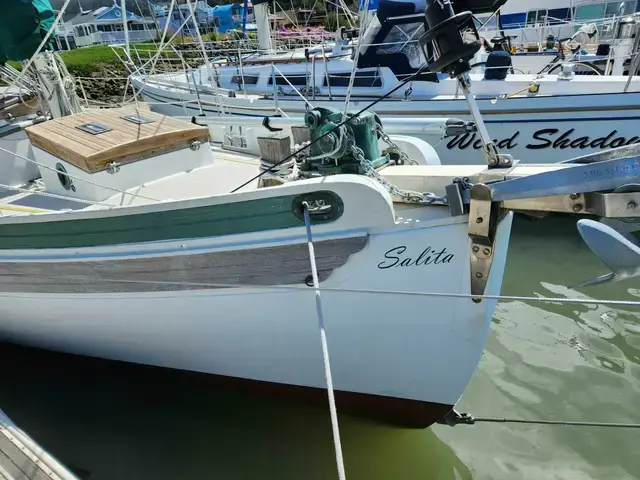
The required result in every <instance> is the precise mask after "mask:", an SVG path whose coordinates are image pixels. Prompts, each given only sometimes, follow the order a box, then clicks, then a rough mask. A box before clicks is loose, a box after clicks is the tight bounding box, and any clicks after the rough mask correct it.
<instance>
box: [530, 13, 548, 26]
mask: <svg viewBox="0 0 640 480" xmlns="http://www.w3.org/2000/svg"><path fill="white" fill-rule="evenodd" d="M546 19H547V11H546V10H529V11H528V12H527V20H526V26H527V27H535V26H536V25H543V24H544V23H545V21H546Z"/></svg>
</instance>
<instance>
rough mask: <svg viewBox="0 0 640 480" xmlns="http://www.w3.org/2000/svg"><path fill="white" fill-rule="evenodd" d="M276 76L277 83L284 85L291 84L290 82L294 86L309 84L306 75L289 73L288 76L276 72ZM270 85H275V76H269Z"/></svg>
mask: <svg viewBox="0 0 640 480" xmlns="http://www.w3.org/2000/svg"><path fill="white" fill-rule="evenodd" d="M275 78H276V85H281V86H283V87H284V86H290V84H291V85H293V86H294V87H297V86H304V85H306V84H307V76H306V75H287V76H286V77H283V76H282V75H278V74H277V73H276V75H275ZM287 80H288V81H287ZM269 85H273V76H272V77H269Z"/></svg>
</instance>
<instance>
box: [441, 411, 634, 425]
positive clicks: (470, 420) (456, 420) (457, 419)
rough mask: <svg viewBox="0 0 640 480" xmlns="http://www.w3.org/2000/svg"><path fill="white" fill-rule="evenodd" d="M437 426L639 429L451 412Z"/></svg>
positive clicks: (604, 423)
mask: <svg viewBox="0 0 640 480" xmlns="http://www.w3.org/2000/svg"><path fill="white" fill-rule="evenodd" d="M438 423H439V424H444V425H449V426H451V427H455V426H456V425H476V424H478V423H520V424H526V425H564V426H569V427H606V428H640V423H616V422H613V423H611V422H581V421H573V420H525V419H521V418H506V417H474V416H473V415H469V414H468V413H459V412H457V411H456V410H451V412H449V414H448V415H447V416H446V417H445V418H443V419H442V420H441V421H439V422H438Z"/></svg>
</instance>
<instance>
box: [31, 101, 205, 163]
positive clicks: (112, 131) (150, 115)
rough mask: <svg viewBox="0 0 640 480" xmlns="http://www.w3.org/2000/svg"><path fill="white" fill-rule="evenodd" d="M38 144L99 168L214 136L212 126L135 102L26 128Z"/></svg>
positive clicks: (61, 156) (58, 153)
mask: <svg viewBox="0 0 640 480" xmlns="http://www.w3.org/2000/svg"><path fill="white" fill-rule="evenodd" d="M26 131H27V135H28V136H29V139H30V140H31V143H32V144H33V146H35V147H38V148H40V149H42V150H44V151H45V152H48V153H50V154H51V155H54V156H56V157H58V158H60V159H62V160H65V161H67V162H69V163H70V164H72V165H75V166H76V167H78V168H80V169H82V170H84V171H85V172H89V173H94V172H98V171H100V170H104V169H106V168H107V166H108V165H109V164H110V163H111V162H118V163H120V164H126V163H130V162H134V161H137V160H143V159H145V158H150V157H154V156H157V155H160V154H162V153H167V152H171V151H175V150H180V149H183V148H188V147H189V145H190V144H191V142H193V141H200V142H203V143H205V142H206V143H208V142H209V129H208V128H207V127H203V126H200V125H195V124H193V123H189V122H187V121H184V120H178V119H176V118H171V117H168V116H166V115H160V114H158V113H154V112H151V111H150V110H148V109H147V108H138V109H133V108H131V107H123V108H109V109H91V110H87V111H86V112H83V113H81V114H78V115H70V116H68V117H61V118H56V119H53V120H49V121H47V122H43V123H39V124H37V125H32V126H30V127H28V128H26Z"/></svg>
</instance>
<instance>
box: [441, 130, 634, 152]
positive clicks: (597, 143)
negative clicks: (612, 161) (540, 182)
mask: <svg viewBox="0 0 640 480" xmlns="http://www.w3.org/2000/svg"><path fill="white" fill-rule="evenodd" d="M575 132H576V129H575V128H570V129H568V130H565V131H561V130H560V129H558V128H543V129H541V130H537V131H535V132H534V133H533V135H532V136H531V140H530V141H529V142H528V143H527V144H526V145H525V146H524V147H525V148H527V149H529V150H543V149H546V148H553V149H560V150H564V149H566V148H577V149H579V150H585V149H588V148H591V149H596V148H599V149H603V150H604V149H607V148H616V147H622V146H624V145H632V144H634V143H640V136H633V137H624V136H622V135H619V134H618V131H617V130H612V131H611V132H609V133H608V134H607V135H605V136H601V137H592V136H588V135H577V134H576V133H575ZM520 137H521V134H520V131H517V132H515V133H514V134H513V135H511V136H510V137H508V138H502V139H497V138H494V139H493V141H494V143H495V144H496V146H497V147H498V149H500V150H511V149H513V148H515V147H517V146H518V145H520V143H519V141H518V140H519V139H520ZM447 148H448V149H449V150H452V149H454V148H458V149H459V150H465V149H468V148H473V149H475V150H479V149H481V148H482V141H481V140H480V138H479V137H478V136H477V133H465V134H463V135H456V136H455V137H454V138H452V139H451V140H449V143H447Z"/></svg>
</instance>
